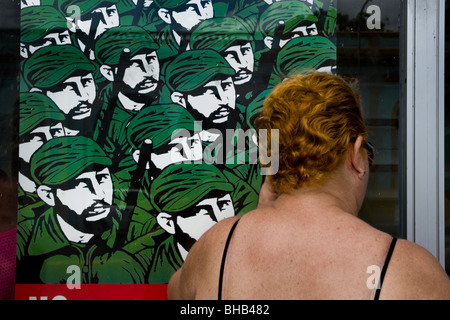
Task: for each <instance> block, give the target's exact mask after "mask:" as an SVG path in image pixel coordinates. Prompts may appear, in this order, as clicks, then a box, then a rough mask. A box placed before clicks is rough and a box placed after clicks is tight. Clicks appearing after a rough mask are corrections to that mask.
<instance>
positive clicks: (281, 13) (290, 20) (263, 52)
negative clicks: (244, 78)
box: [255, 0, 319, 83]
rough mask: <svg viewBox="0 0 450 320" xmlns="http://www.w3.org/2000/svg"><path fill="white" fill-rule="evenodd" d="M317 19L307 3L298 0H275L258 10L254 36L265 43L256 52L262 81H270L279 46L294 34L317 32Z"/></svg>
mask: <svg viewBox="0 0 450 320" xmlns="http://www.w3.org/2000/svg"><path fill="white" fill-rule="evenodd" d="M318 21H319V20H318V18H317V17H316V15H315V14H314V12H313V11H312V10H311V9H310V8H309V6H308V5H307V4H306V3H304V2H301V1H298V0H286V1H280V2H274V3H273V4H271V5H270V6H269V7H268V8H267V9H266V10H265V11H264V12H263V13H262V14H261V17H260V19H259V23H258V32H257V33H256V34H255V38H256V40H258V41H262V42H263V43H264V48H262V49H260V50H259V51H258V52H256V54H255V56H256V60H257V61H258V63H257V71H258V72H259V75H260V77H262V81H263V82H265V83H267V82H268V81H269V77H270V73H271V72H272V68H273V66H274V64H275V61H276V57H277V55H278V52H279V51H280V49H281V48H282V47H283V46H284V45H285V44H286V43H287V42H288V41H289V40H292V39H294V38H296V37H304V36H312V35H317V34H318V29H317V23H318Z"/></svg>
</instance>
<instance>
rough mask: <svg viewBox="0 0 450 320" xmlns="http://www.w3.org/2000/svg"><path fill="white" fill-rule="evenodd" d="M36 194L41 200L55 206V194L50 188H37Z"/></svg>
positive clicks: (42, 186)
mask: <svg viewBox="0 0 450 320" xmlns="http://www.w3.org/2000/svg"><path fill="white" fill-rule="evenodd" d="M36 193H37V194H38V196H39V198H41V200H42V201H44V202H45V203H46V204H48V205H49V206H51V207H54V206H55V193H54V192H53V190H52V188H50V187H49V186H45V185H41V186H39V187H38V188H37V190H36Z"/></svg>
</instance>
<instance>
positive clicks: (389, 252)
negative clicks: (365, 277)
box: [374, 238, 397, 300]
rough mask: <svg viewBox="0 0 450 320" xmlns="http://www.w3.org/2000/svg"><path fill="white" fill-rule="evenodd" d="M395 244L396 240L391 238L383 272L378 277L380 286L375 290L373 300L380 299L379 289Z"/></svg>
mask: <svg viewBox="0 0 450 320" xmlns="http://www.w3.org/2000/svg"><path fill="white" fill-rule="evenodd" d="M396 243H397V238H393V239H392V242H391V246H390V247H389V251H388V254H387V256H386V260H385V261H384V266H383V270H382V271H381V276H380V285H379V286H378V288H377V291H376V293H375V298H374V300H379V299H380V293H381V287H382V286H383V281H384V276H385V275H386V271H387V268H388V265H389V262H390V261H391V257H392V253H393V252H394V248H395V244H396Z"/></svg>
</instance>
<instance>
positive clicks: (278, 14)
mask: <svg viewBox="0 0 450 320" xmlns="http://www.w3.org/2000/svg"><path fill="white" fill-rule="evenodd" d="M316 22H318V18H317V17H316V16H315V15H314V13H313V12H312V10H311V9H310V8H309V7H308V5H307V4H305V3H304V2H301V1H297V0H286V1H280V2H274V3H273V4H271V5H270V6H269V7H268V8H267V9H266V10H265V11H264V12H263V13H262V14H261V17H260V20H259V29H260V31H261V32H262V35H263V37H267V36H271V37H273V36H275V33H276V31H277V28H279V27H281V33H282V34H287V33H289V32H292V31H293V30H294V29H295V28H297V27H299V26H307V25H311V24H313V23H316Z"/></svg>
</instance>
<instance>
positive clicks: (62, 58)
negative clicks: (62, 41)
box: [24, 45, 99, 137]
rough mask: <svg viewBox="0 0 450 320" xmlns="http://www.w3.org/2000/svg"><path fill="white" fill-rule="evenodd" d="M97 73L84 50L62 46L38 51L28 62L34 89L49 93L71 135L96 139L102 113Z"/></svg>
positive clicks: (27, 69) (27, 65) (29, 81)
mask: <svg viewBox="0 0 450 320" xmlns="http://www.w3.org/2000/svg"><path fill="white" fill-rule="evenodd" d="M95 70H96V66H95V65H94V64H93V63H92V62H91V61H89V60H88V59H87V58H86V57H85V56H84V55H83V53H82V52H81V51H80V50H78V49H77V48H75V47H74V46H72V45H62V46H48V47H44V48H41V49H39V50H38V51H36V52H35V53H34V54H33V56H31V57H30V58H29V59H28V60H27V61H26V62H25V67H24V74H25V77H26V80H27V82H28V84H29V86H30V88H33V90H34V91H36V90H37V91H40V92H42V93H43V94H45V95H46V96H47V97H49V98H50V99H51V100H52V101H53V102H54V103H55V104H56V106H57V107H58V108H59V109H60V110H61V111H62V112H63V113H64V114H65V115H66V122H65V124H64V126H65V127H66V129H70V130H71V133H68V134H69V135H76V134H80V135H85V136H89V137H92V135H93V129H94V124H95V119H96V118H97V115H98V112H99V108H98V106H97V105H96V102H97V100H96V99H97V88H96V86H95V83H94V78H93V72H94V71H95Z"/></svg>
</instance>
